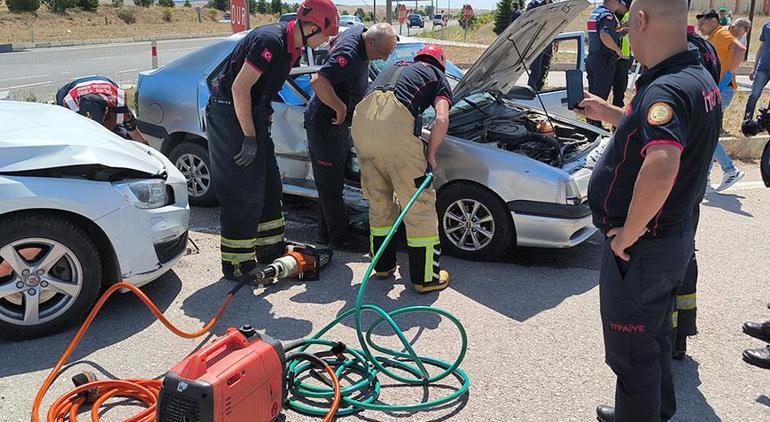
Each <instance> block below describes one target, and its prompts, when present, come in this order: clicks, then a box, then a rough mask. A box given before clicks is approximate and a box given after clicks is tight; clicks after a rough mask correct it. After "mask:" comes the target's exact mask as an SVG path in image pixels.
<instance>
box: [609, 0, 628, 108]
mask: <svg viewBox="0 0 770 422" xmlns="http://www.w3.org/2000/svg"><path fill="white" fill-rule="evenodd" d="M629 7H631V0H620V5H619V7H618V8H617V9H616V10H615V17H616V18H617V20H618V22H619V25H620V26H619V29H618V31H619V33H620V52H621V57H620V58H619V59H618V62H617V66H616V67H615V78H613V83H612V105H614V106H617V107H620V108H623V107H625V105H626V90H627V89H628V72H629V70H630V69H631V43H630V42H629V41H628V19H629V18H630V17H631V15H630V14H629V10H628V8H629Z"/></svg>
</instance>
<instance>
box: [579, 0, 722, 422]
mask: <svg viewBox="0 0 770 422" xmlns="http://www.w3.org/2000/svg"><path fill="white" fill-rule="evenodd" d="M686 27H687V4H686V3H685V2H672V1H670V0H635V1H634V2H633V4H632V5H631V18H630V21H629V36H630V38H631V40H630V41H631V46H632V48H633V51H634V56H635V57H636V58H637V60H639V63H641V64H642V65H643V66H645V68H646V69H647V70H646V71H645V72H644V73H643V74H642V75H641V76H640V77H639V80H638V82H637V94H636V96H635V97H634V99H633V100H632V102H631V106H630V107H629V108H628V109H627V111H626V112H624V111H623V110H622V109H620V108H619V107H615V106H612V105H609V104H607V102H606V101H605V100H603V99H600V98H598V97H596V96H594V95H591V94H587V98H586V99H585V100H584V101H583V102H582V103H581V107H584V111H582V112H581V113H582V114H584V115H585V116H586V117H589V118H592V119H595V120H602V121H606V122H609V123H611V124H613V125H614V126H616V127H617V131H616V132H615V136H614V138H613V140H612V142H611V143H610V145H609V146H608V147H607V150H606V151H605V152H604V154H603V155H602V157H601V158H600V160H599V162H598V163H597V164H596V166H595V168H594V172H593V174H592V176H591V181H590V185H589V194H588V199H589V204H590V206H591V211H592V213H593V220H594V224H595V225H596V226H597V227H598V228H600V229H601V230H602V231H603V232H604V233H605V235H606V236H607V241H606V242H605V244H604V246H603V249H602V259H601V268H600V275H599V289H600V290H599V300H600V304H601V315H602V326H603V334H604V344H605V351H606V362H607V364H608V365H609V366H610V368H612V370H613V371H614V372H615V374H616V375H617V386H616V390H615V408H612V407H608V406H599V407H598V408H597V415H598V419H599V420H600V421H620V422H626V421H657V420H669V419H670V418H671V417H672V416H673V415H674V413H675V411H676V399H675V396H674V385H673V379H672V373H671V334H672V333H671V332H672V321H671V314H672V312H673V309H674V301H675V291H676V288H677V286H678V285H679V284H681V282H682V279H683V278H684V275H685V271H686V269H687V265H688V262H689V260H690V258H691V257H692V253H693V239H694V222H693V209H694V208H695V207H696V205H697V204H698V203H700V201H701V200H702V199H703V193H704V188H703V186H704V184H705V183H706V177H707V173H708V167H709V163H710V161H711V157H712V155H713V153H714V149H715V148H716V143H717V138H718V137H719V127H720V118H721V114H722V110H721V103H720V96H719V88H718V87H717V85H716V83H715V82H714V79H713V78H712V77H711V75H710V74H709V72H708V71H707V70H706V69H705V68H704V67H703V65H702V64H701V61H700V56H699V54H698V52H697V51H695V50H690V49H689V48H688V43H687V31H686Z"/></svg>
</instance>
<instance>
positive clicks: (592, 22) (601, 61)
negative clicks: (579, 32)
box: [585, 0, 623, 127]
mask: <svg viewBox="0 0 770 422" xmlns="http://www.w3.org/2000/svg"><path fill="white" fill-rule="evenodd" d="M619 7H620V2H619V1H618V0H604V3H603V4H602V5H601V6H599V7H597V8H596V10H594V11H593V13H591V16H590V17H589V18H588V56H587V57H586V62H585V64H586V73H587V74H588V92H590V93H591V94H593V95H596V96H597V97H599V98H601V99H603V100H606V99H607V98H608V97H609V95H610V90H612V85H613V84H614V81H615V72H616V70H617V62H618V60H619V59H621V58H622V57H623V51H622V49H621V48H620V32H619V31H618V29H619V23H618V19H617V17H616V16H615V11H616V10H617V9H618V8H619ZM588 123H590V124H592V125H594V126H598V127H602V123H601V122H599V121H596V120H592V119H589V120H588Z"/></svg>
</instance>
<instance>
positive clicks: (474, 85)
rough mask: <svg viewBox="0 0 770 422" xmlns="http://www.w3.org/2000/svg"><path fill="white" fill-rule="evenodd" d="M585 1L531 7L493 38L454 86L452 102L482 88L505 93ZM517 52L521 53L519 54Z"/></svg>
mask: <svg viewBox="0 0 770 422" xmlns="http://www.w3.org/2000/svg"><path fill="white" fill-rule="evenodd" d="M588 5H589V3H588V2H587V1H586V0H566V1H561V2H558V3H552V4H548V5H545V6H541V7H538V8H536V9H532V10H530V11H527V12H526V13H524V14H523V15H522V16H521V17H519V18H518V19H516V20H515V21H514V22H513V23H512V24H511V25H509V26H508V28H506V30H505V31H504V32H503V33H502V34H500V36H498V37H497V39H495V41H494V42H493V43H492V45H490V46H489V48H487V49H486V51H484V54H482V55H481V57H480V58H479V59H478V60H476V62H475V63H474V64H473V66H471V68H470V69H469V70H468V71H467V72H466V73H465V75H464V76H463V78H462V80H460V82H459V83H458V84H457V85H456V86H455V88H454V89H453V93H452V99H453V101H454V102H457V101H459V100H461V99H462V98H465V97H467V96H469V95H473V94H476V93H479V92H484V91H497V92H500V93H502V94H507V93H508V92H509V91H510V90H511V89H512V88H513V87H514V86H516V82H517V81H518V80H519V77H521V74H522V73H524V66H527V68H529V66H530V64H532V62H533V61H534V60H535V59H536V58H537V56H538V55H539V54H540V53H541V52H542V51H543V49H545V47H546V46H547V45H548V44H550V43H551V42H552V41H553V39H554V38H555V37H556V36H557V35H559V33H560V32H561V31H562V30H563V29H564V27H565V26H567V24H569V23H570V22H572V21H573V20H574V19H575V18H576V17H577V16H578V15H579V14H580V12H582V11H583V10H584V9H585V8H586V7H588ZM519 53H521V56H519Z"/></svg>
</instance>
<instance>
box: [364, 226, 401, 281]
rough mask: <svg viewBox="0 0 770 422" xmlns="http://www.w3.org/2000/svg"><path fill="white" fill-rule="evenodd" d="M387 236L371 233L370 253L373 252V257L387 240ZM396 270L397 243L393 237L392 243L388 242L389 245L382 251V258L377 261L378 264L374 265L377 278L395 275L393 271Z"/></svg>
mask: <svg viewBox="0 0 770 422" xmlns="http://www.w3.org/2000/svg"><path fill="white" fill-rule="evenodd" d="M386 237H387V236H375V235H371V236H370V239H371V248H370V251H369V252H370V253H371V254H372V259H374V255H375V254H377V251H378V250H380V247H382V244H383V243H384V242H385V238H386ZM395 272H396V244H395V242H393V240H392V239H391V241H390V243H388V246H386V247H385V250H383V251H382V255H380V260H379V261H377V264H375V265H374V275H375V276H376V277H377V278H388V277H390V276H392V275H393V273H395Z"/></svg>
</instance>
